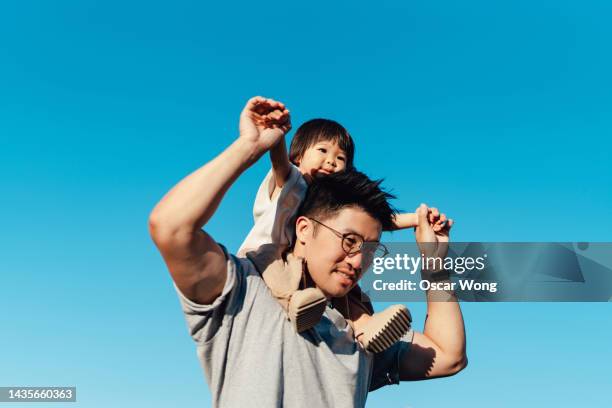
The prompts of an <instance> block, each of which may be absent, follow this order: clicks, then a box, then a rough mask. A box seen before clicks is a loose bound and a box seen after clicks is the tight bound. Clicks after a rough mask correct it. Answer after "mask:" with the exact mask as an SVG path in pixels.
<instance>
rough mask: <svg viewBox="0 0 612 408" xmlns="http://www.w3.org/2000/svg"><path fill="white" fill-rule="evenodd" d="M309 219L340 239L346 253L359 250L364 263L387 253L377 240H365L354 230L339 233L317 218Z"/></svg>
mask: <svg viewBox="0 0 612 408" xmlns="http://www.w3.org/2000/svg"><path fill="white" fill-rule="evenodd" d="M309 220H311V221H314V222H316V223H317V224H320V225H322V226H324V227H325V228H327V229H328V230H330V231H331V232H333V233H334V234H336V236H337V237H338V238H341V239H342V249H343V250H344V252H345V253H346V254H347V255H354V254H356V253H358V252H361V253H362V254H363V256H364V258H366V263H369V262H371V261H372V259H373V258H375V257H376V258H383V257H385V256H387V255H388V254H389V251H388V250H387V247H386V246H384V245H383V244H381V243H380V242H378V241H366V240H365V239H364V238H363V237H362V236H361V235H359V234H357V233H355V232H347V233H344V234H343V233H341V232H340V231H336V230H335V229H333V228H332V227H330V226H328V225H325V224H323V223H322V222H321V221H319V220H315V219H314V218H309Z"/></svg>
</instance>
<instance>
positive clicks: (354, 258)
mask: <svg viewBox="0 0 612 408" xmlns="http://www.w3.org/2000/svg"><path fill="white" fill-rule="evenodd" d="M345 259H346V263H347V264H349V265H351V267H352V268H353V270H354V271H355V274H356V275H357V278H359V277H360V276H361V267H362V264H363V254H362V253H361V251H359V252H357V253H356V254H351V255H347V256H346V258H345Z"/></svg>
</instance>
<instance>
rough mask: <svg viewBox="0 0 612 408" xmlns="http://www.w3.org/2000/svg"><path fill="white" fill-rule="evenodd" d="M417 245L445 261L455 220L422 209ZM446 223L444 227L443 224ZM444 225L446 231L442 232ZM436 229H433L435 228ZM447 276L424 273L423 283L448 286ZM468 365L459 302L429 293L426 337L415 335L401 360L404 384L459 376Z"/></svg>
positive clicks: (449, 293)
mask: <svg viewBox="0 0 612 408" xmlns="http://www.w3.org/2000/svg"><path fill="white" fill-rule="evenodd" d="M416 214H417V218H418V220H417V221H418V225H417V227H416V231H415V232H416V238H417V243H418V244H419V248H420V250H421V252H422V253H423V254H424V255H425V257H431V258H442V259H443V258H444V257H446V254H447V252H448V235H449V229H450V227H451V226H452V224H453V222H452V220H448V222H446V221H447V220H446V216H445V215H444V214H442V215H440V214H439V213H438V210H437V209H435V208H434V209H432V210H428V209H427V207H426V206H425V205H421V207H419V208H418V209H417V211H416ZM441 223H442V224H441ZM440 225H444V227H442V228H440ZM432 226H433V227H432ZM444 274H445V272H443V271H439V272H433V273H432V271H423V272H422V277H423V279H428V280H430V281H431V282H436V283H438V284H441V285H440V287H443V283H444V282H448V273H446V274H447V276H445V275H444ZM466 365H467V356H466V352H465V327H464V324H463V316H462V315H461V309H460V307H459V303H458V302H457V298H456V297H455V295H454V293H453V292H452V291H446V290H429V291H427V318H426V320H425V328H424V330H423V333H418V332H415V334H414V338H413V341H412V345H411V346H410V350H409V352H408V353H405V354H404V355H403V357H402V359H401V360H400V380H402V381H410V380H426V379H430V378H436V377H444V376H449V375H453V374H456V373H457V372H459V371H461V370H462V369H463V368H465V366H466Z"/></svg>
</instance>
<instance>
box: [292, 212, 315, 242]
mask: <svg viewBox="0 0 612 408" xmlns="http://www.w3.org/2000/svg"><path fill="white" fill-rule="evenodd" d="M312 227H313V225H312V222H310V220H309V219H308V218H306V217H304V216H299V217H298V218H297V220H295V236H296V239H297V240H298V241H300V242H301V243H302V244H305V243H306V240H307V239H308V238H309V237H310V236H311V235H312Z"/></svg>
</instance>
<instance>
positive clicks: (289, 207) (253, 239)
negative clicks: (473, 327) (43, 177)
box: [238, 97, 417, 352]
mask: <svg viewBox="0 0 612 408" xmlns="http://www.w3.org/2000/svg"><path fill="white" fill-rule="evenodd" d="M243 122H244V123H243ZM241 126H259V127H261V128H269V127H277V128H281V129H283V131H284V132H285V134H286V133H287V132H288V131H289V129H290V128H291V124H290V117H289V111H288V110H287V109H286V108H285V105H284V104H282V103H280V102H277V101H273V100H271V99H266V98H262V97H255V98H253V99H251V101H250V102H249V104H247V107H246V108H245V110H244V111H243V113H242V116H241ZM354 151H355V148H354V144H353V140H352V138H351V136H350V135H349V133H348V132H347V131H346V129H345V128H344V127H342V126H341V125H340V124H339V123H337V122H334V121H331V120H327V119H314V120H310V121H308V122H306V123H304V124H303V125H302V126H300V128H299V129H298V130H297V132H296V134H295V136H294V138H293V140H292V142H291V147H290V151H289V156H287V153H286V147H285V141H284V138H281V141H280V142H279V143H278V144H277V145H276V146H274V147H273V148H272V149H271V150H270V157H271V160H272V170H271V171H270V172H269V173H268V174H267V176H266V177H265V179H264V181H263V182H262V184H261V186H260V187H259V190H258V192H257V196H256V199H255V204H254V206H253V216H254V218H255V225H254V226H253V228H252V229H251V231H250V232H249V234H248V236H247V237H246V239H245V241H244V242H243V244H242V245H241V247H240V249H239V250H238V255H239V256H245V255H246V256H247V257H249V258H250V259H251V260H252V261H253V263H254V264H255V265H256V266H257V267H258V270H260V273H261V274H262V277H263V279H264V281H265V282H266V284H267V285H268V287H269V288H270V290H271V292H272V294H273V295H274V296H275V297H276V299H277V300H278V301H279V302H280V303H281V305H282V306H283V308H284V309H285V310H286V311H287V313H288V315H289V319H290V320H291V321H292V323H293V324H294V326H295V328H296V330H297V331H298V332H301V331H303V330H307V329H309V328H311V327H313V326H314V325H316V324H317V323H318V321H319V320H320V318H321V316H322V314H323V312H324V310H325V305H326V303H327V299H326V297H325V295H324V294H323V293H322V292H321V290H319V289H317V288H307V285H306V284H305V282H303V280H305V279H306V276H303V274H302V265H301V264H300V263H299V261H297V260H288V262H289V261H293V264H294V268H295V269H296V273H292V274H288V273H287V272H286V271H285V269H284V268H283V267H281V262H279V261H278V259H279V256H278V254H279V252H283V251H284V249H286V248H288V247H289V246H290V245H291V244H292V243H293V239H294V234H295V231H294V228H295V214H296V212H297V210H298V208H299V206H300V203H301V202H302V200H303V198H304V195H305V193H306V190H307V188H308V184H309V183H310V182H311V181H312V180H313V179H314V178H316V177H325V176H326V175H328V174H331V173H336V172H340V171H344V170H350V169H352V168H353V156H354ZM416 225H417V221H416V214H398V215H397V216H396V218H395V229H400V228H411V227H414V226H416ZM289 264H290V265H291V262H289ZM300 287H303V289H299V288H300ZM332 304H333V306H334V307H335V308H337V309H338V310H339V311H340V312H341V313H342V315H343V316H344V317H345V318H346V319H347V321H348V322H349V323H350V324H351V326H352V328H353V331H354V333H355V338H356V339H357V340H358V341H359V342H360V343H361V344H362V346H363V347H364V348H365V349H366V350H369V351H374V352H380V351H383V350H384V349H386V348H387V347H389V346H391V345H392V344H393V343H395V342H396V341H397V340H399V338H400V337H402V336H403V335H404V334H405V333H406V332H407V331H408V329H409V328H410V314H409V312H408V309H407V308H406V307H405V306H404V305H394V306H391V307H389V308H388V309H386V310H385V311H383V312H381V313H376V314H375V313H374V312H373V308H372V305H371V303H370V302H369V300H368V299H367V297H366V296H365V295H364V294H363V293H362V292H361V290H360V289H359V286H355V288H354V289H353V290H351V292H350V293H349V295H347V296H346V297H345V298H344V299H340V300H338V299H334V300H333V301H332Z"/></svg>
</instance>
